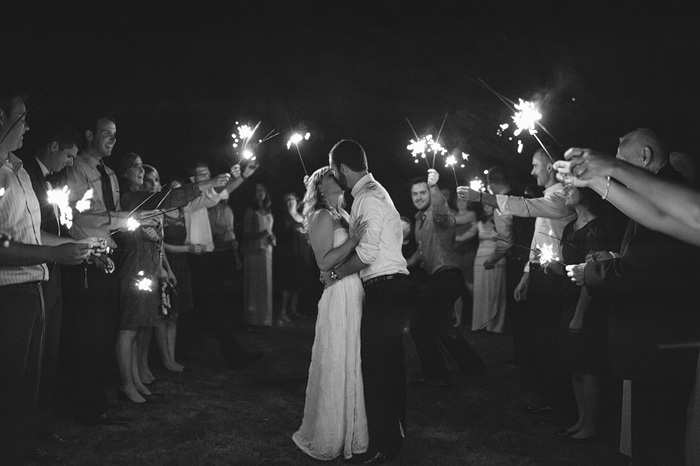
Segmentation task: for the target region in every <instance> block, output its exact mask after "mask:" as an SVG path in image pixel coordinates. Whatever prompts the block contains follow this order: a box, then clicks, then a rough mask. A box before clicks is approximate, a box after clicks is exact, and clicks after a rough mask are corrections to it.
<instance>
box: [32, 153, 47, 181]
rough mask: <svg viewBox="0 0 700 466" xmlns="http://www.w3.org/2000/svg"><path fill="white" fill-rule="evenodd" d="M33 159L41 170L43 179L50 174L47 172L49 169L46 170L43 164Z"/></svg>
mask: <svg viewBox="0 0 700 466" xmlns="http://www.w3.org/2000/svg"><path fill="white" fill-rule="evenodd" d="M34 158H35V159H36V161H37V163H38V164H39V168H40V169H41V174H42V175H44V177H45V176H46V175H48V174H50V173H51V172H50V171H49V169H48V168H46V165H44V163H43V162H42V161H41V160H39V159H38V158H37V157H34Z"/></svg>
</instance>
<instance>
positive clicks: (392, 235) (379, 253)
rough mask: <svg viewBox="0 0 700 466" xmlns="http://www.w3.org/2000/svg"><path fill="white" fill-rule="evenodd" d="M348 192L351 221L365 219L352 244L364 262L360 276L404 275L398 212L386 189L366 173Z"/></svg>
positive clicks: (401, 236) (401, 233) (366, 278)
mask: <svg viewBox="0 0 700 466" xmlns="http://www.w3.org/2000/svg"><path fill="white" fill-rule="evenodd" d="M352 196H353V198H354V201H353V203H352V209H351V222H353V221H356V220H359V221H361V222H367V231H366V232H365V234H364V235H363V236H362V239H361V240H360V243H359V244H358V245H357V246H356V247H355V252H356V253H357V256H358V257H359V259H360V260H361V261H362V262H363V263H365V264H367V267H365V268H363V269H362V270H360V278H361V279H362V280H363V281H366V280H369V279H370V278H373V277H378V276H380V275H391V274H395V273H402V274H406V275H408V269H407V268H406V259H404V257H403V254H401V245H402V243H403V230H402V228H401V216H400V215H399V212H398V211H397V210H396V207H394V202H393V201H392V200H391V197H390V196H389V193H388V192H387V191H386V189H384V187H383V186H382V185H381V184H379V183H377V182H376V181H375V180H374V177H373V176H372V174H371V173H368V174H366V175H365V176H363V177H362V178H360V179H359V180H358V181H357V183H355V186H354V187H353V188H352Z"/></svg>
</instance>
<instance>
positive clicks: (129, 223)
mask: <svg viewBox="0 0 700 466" xmlns="http://www.w3.org/2000/svg"><path fill="white" fill-rule="evenodd" d="M140 226H141V224H140V223H139V221H138V220H136V219H134V218H132V217H129V218H127V219H126V229H127V230H129V231H134V230H136V229H137V228H138V227H140Z"/></svg>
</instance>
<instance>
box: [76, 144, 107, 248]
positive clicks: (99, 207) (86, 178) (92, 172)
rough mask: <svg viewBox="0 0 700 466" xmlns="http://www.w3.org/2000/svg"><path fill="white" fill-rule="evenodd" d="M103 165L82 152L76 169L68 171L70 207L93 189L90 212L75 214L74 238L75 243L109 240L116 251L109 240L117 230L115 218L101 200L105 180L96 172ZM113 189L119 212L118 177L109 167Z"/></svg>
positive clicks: (77, 159) (102, 199)
mask: <svg viewBox="0 0 700 466" xmlns="http://www.w3.org/2000/svg"><path fill="white" fill-rule="evenodd" d="M99 163H100V162H99V161H98V160H96V159H94V158H93V157H91V156H89V155H87V154H85V153H83V152H81V153H79V154H78V155H77V156H76V157H75V158H74V159H73V166H71V167H67V168H66V174H65V179H66V184H67V186H68V189H70V196H69V202H70V205H71V206H75V203H76V202H78V201H79V200H80V199H82V198H83V196H84V195H85V192H86V191H87V190H88V189H92V199H91V201H90V208H89V209H87V210H85V211H83V212H78V211H77V210H75V209H74V210H73V227H72V228H71V236H72V237H73V238H76V239H82V238H90V237H98V238H109V239H110V243H111V244H110V246H111V247H115V246H116V244H115V243H114V241H111V237H110V236H109V234H110V230H113V229H115V228H118V227H115V225H114V224H113V222H112V221H113V220H115V219H113V218H112V215H111V214H110V213H108V212H107V208H106V207H105V201H104V198H103V196H102V176H101V175H100V171H99V170H98V169H97V165H98V164H99ZM105 170H106V172H107V174H108V175H109V178H110V181H111V185H112V197H113V198H114V203H115V205H116V209H117V210H121V209H120V205H119V180H118V179H117V175H116V174H115V173H114V171H112V170H111V169H110V168H109V167H107V166H105Z"/></svg>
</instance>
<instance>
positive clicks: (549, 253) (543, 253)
mask: <svg viewBox="0 0 700 466" xmlns="http://www.w3.org/2000/svg"><path fill="white" fill-rule="evenodd" d="M536 249H537V251H538V253H539V256H540V265H541V266H543V267H546V266H548V265H549V264H550V263H551V262H552V261H554V262H558V261H559V257H558V256H557V255H556V254H555V253H554V245H552V244H546V243H545V244H544V245H542V246H540V245H537V247H536Z"/></svg>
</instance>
